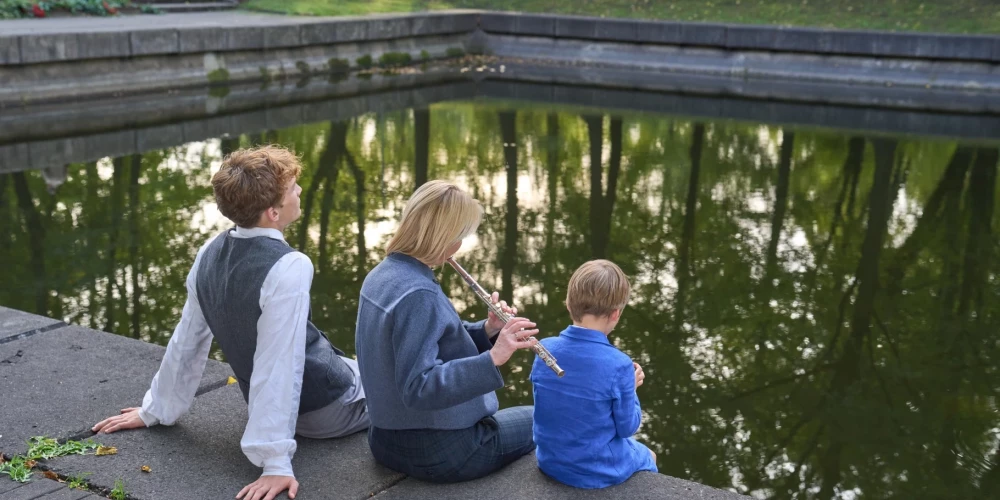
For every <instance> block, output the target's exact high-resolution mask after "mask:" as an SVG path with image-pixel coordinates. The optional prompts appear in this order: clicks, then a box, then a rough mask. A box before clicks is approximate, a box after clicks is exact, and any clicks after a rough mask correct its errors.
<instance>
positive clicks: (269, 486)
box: [236, 476, 299, 500]
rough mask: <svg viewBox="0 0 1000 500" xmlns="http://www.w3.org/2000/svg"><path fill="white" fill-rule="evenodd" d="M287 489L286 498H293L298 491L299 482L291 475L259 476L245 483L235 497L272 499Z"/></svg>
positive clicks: (247, 499) (251, 499)
mask: <svg viewBox="0 0 1000 500" xmlns="http://www.w3.org/2000/svg"><path fill="white" fill-rule="evenodd" d="M285 490H288V498H295V495H296V494H297V493H298V492H299V482H298V481H296V480H295V478H294V477H292V476H260V478H259V479H257V480H256V481H254V482H252V483H250V484H248V485H246V486H245V487H243V489H242V490H240V492H239V493H238V494H237V495H236V498H237V499H244V495H246V498H245V499H244V500H272V499H273V498H274V497H276V496H278V495H280V494H281V492H282V491H285Z"/></svg>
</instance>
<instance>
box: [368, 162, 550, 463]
mask: <svg viewBox="0 0 1000 500" xmlns="http://www.w3.org/2000/svg"><path fill="white" fill-rule="evenodd" d="M482 212H483V211H482V207H481V206H480V205H479V202H477V201H476V200H474V199H473V198H472V197H471V196H469V195H468V194H467V193H465V192H464V191H462V190H461V189H459V188H458V187H456V186H455V185H453V184H450V183H447V182H442V181H431V182H428V183H426V184H424V185H423V186H421V187H420V188H419V189H417V190H416V191H415V192H414V193H413V196H412V197H411V198H410V200H409V201H408V202H407V204H406V207H405V208H404V209H403V219H402V221H400V225H399V229H398V231H397V232H396V234H395V235H394V236H393V238H392V239H391V240H390V241H389V245H388V247H387V248H386V254H387V256H386V258H385V259H384V260H383V261H382V262H381V263H379V265H378V266H376V267H375V269H373V270H372V271H371V272H370V273H368V276H367V277H366V278H365V282H364V285H362V287H361V299H360V301H359V304H358V326H357V335H356V341H357V351H358V363H359V367H360V369H361V380H362V384H363V385H364V387H365V393H366V394H367V397H368V413H369V417H370V419H371V427H370V428H369V431H368V443H369V445H370V446H371V450H372V454H373V455H374V456H375V460H376V461H378V462H379V463H381V464H382V465H385V466H386V467H389V468H390V469H393V470H396V471H398V472H402V473H404V474H408V475H410V476H413V477H416V478H418V479H423V480H427V481H434V482H458V481H466V480H469V479H475V478H478V477H483V476H485V475H487V474H489V473H491V472H493V471H495V470H497V469H500V468H501V467H503V466H505V465H507V464H508V463H510V462H513V461H514V460H516V459H517V458H519V457H521V456H522V455H525V454H527V453H530V452H531V451H533V450H534V449H535V443H534V442H533V441H532V437H531V422H532V416H533V415H532V413H533V412H532V407H531V406H518V407H514V408H508V409H505V410H502V411H497V408H498V403H497V397H496V394H495V393H494V391H496V390H497V389H499V388H501V387H503V378H502V377H501V375H500V370H499V369H498V367H499V366H500V365H503V364H504V363H506V362H507V360H509V359H510V357H511V355H512V354H513V353H514V351H515V350H517V349H527V348H530V347H531V346H533V345H534V344H536V343H537V341H536V340H532V339H529V338H528V337H530V336H531V335H534V334H535V333H537V332H538V330H536V329H534V327H535V324H534V323H532V322H530V321H528V320H527V319H524V318H513V319H511V320H510V322H508V323H507V324H506V325H505V324H503V322H501V321H500V320H499V319H498V318H497V317H495V316H494V315H493V314H492V313H490V314H489V317H488V319H487V320H484V321H480V322H478V323H468V322H464V321H462V320H461V319H460V318H459V317H458V314H457V313H456V312H455V308H454V306H453V305H452V304H451V302H450V301H449V300H448V297H447V296H445V294H444V292H443V291H442V290H441V287H440V285H439V284H438V281H437V280H436V279H434V271H433V269H434V268H436V267H438V266H440V265H442V264H444V262H445V260H446V259H448V258H449V257H451V256H452V255H454V254H455V252H457V251H458V249H459V247H460V246H461V244H462V240H463V239H464V238H465V237H467V236H469V235H471V234H472V233H474V232H475V231H476V228H477V227H479V222H480V219H481V218H482ZM493 301H494V302H496V301H497V296H496V294H495V293H494V295H493ZM500 306H501V308H502V309H503V310H504V311H505V312H509V313H511V314H512V315H513V314H515V313H516V312H517V311H516V310H515V309H513V308H509V307H507V305H506V304H504V303H500Z"/></svg>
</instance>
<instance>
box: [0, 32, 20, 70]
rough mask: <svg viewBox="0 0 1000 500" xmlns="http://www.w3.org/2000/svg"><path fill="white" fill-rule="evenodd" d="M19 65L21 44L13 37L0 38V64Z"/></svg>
mask: <svg viewBox="0 0 1000 500" xmlns="http://www.w3.org/2000/svg"><path fill="white" fill-rule="evenodd" d="M20 63H21V42H20V41H19V39H18V38H17V37H14V36H3V37H0V64H20Z"/></svg>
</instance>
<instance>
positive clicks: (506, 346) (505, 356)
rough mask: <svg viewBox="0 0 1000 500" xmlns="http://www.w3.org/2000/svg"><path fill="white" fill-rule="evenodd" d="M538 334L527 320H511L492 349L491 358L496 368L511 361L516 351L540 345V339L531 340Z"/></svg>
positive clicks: (532, 324)
mask: <svg viewBox="0 0 1000 500" xmlns="http://www.w3.org/2000/svg"><path fill="white" fill-rule="evenodd" d="M536 333H538V330H537V329H535V324H534V323H532V322H531V321H529V320H528V319H526V318H511V319H510V321H509V322H508V323H507V324H506V325H504V327H503V328H501V329H500V333H498V334H497V341H496V343H495V344H493V348H492V349H490V358H492V359H493V364H494V365H495V366H500V365H502V364H504V363H506V362H507V360H509V359H510V357H511V355H512V354H514V351H516V350H518V349H528V348H530V347H532V346H534V345H535V344H537V343H538V339H529V338H528V337H531V336H532V335H534V334H536Z"/></svg>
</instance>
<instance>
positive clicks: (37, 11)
mask: <svg viewBox="0 0 1000 500" xmlns="http://www.w3.org/2000/svg"><path fill="white" fill-rule="evenodd" d="M31 13H32V14H33V15H34V16H35V17H45V11H44V10H42V7H41V6H39V5H38V4H37V3H36V4H35V5H32V6H31Z"/></svg>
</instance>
